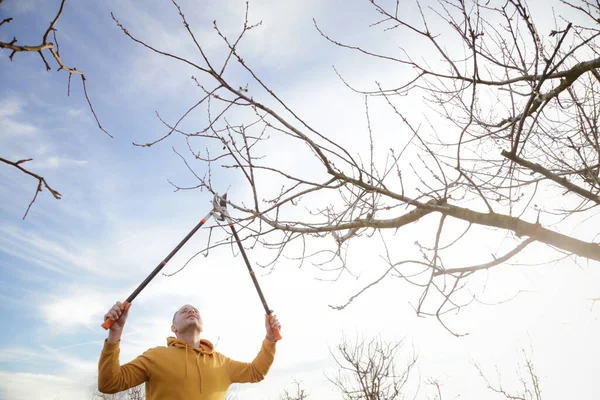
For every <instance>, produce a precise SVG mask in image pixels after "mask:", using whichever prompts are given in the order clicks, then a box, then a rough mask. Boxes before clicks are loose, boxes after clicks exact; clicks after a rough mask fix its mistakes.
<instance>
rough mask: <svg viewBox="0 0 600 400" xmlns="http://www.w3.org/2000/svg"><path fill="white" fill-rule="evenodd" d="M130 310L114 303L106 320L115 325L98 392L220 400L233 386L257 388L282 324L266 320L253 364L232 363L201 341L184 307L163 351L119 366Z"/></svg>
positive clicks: (194, 318)
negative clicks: (141, 389)
mask: <svg viewBox="0 0 600 400" xmlns="http://www.w3.org/2000/svg"><path fill="white" fill-rule="evenodd" d="M130 307H131V305H130V304H129V305H128V306H127V307H124V306H123V305H122V304H121V303H120V302H117V303H116V304H115V305H114V306H113V307H112V308H111V309H110V310H109V311H108V312H107V313H106V314H105V316H104V318H105V319H106V318H110V319H112V320H113V321H115V322H114V323H113V324H112V325H111V327H110V330H109V332H108V338H107V339H106V340H105V341H104V348H103V349H102V353H101V355H100V361H99V363H98V390H99V391H100V392H102V393H117V392H120V391H123V390H127V389H129V388H131V387H134V386H137V385H139V384H141V383H144V382H145V383H146V399H148V400H159V399H160V400H165V399H169V400H171V399H172V400H176V399H186V400H187V399H197V400H224V399H225V395H226V393H227V389H228V387H229V385H231V384H232V383H246V382H259V381H261V380H263V379H264V378H265V376H266V375H267V372H268V371H269V368H270V367H271V364H272V363H273V359H274V357H275V343H276V339H275V334H274V333H273V330H274V329H275V328H277V329H279V328H280V324H279V321H278V320H277V318H276V317H275V316H273V319H272V320H271V322H269V318H268V316H266V321H265V328H266V331H267V335H266V338H265V339H264V340H263V343H262V347H261V349H260V351H259V352H258V355H257V356H256V358H255V359H254V360H253V361H252V362H251V363H243V362H239V361H234V360H231V359H229V358H228V357H226V356H224V355H223V354H220V353H218V352H216V351H214V349H213V344H212V343H211V342H209V341H208V340H206V339H201V338H200V334H201V333H202V318H201V317H200V313H199V312H198V310H197V309H196V308H195V307H193V306H191V305H189V304H186V305H184V306H183V307H181V308H180V309H179V310H177V312H175V314H174V315H173V325H172V326H171V331H172V332H173V333H174V334H175V337H172V336H170V337H168V338H167V347H162V346H161V347H155V348H152V349H149V350H148V351H146V352H145V353H143V354H142V355H140V356H138V357H137V358H136V359H135V360H133V361H131V362H129V363H127V364H125V365H120V363H119V341H120V339H121V333H122V332H123V327H124V326H125V321H126V320H127V315H128V314H129V308H130Z"/></svg>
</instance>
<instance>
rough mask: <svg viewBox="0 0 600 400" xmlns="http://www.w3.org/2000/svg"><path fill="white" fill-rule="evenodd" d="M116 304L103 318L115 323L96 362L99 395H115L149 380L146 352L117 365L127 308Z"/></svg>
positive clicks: (148, 362)
mask: <svg viewBox="0 0 600 400" xmlns="http://www.w3.org/2000/svg"><path fill="white" fill-rule="evenodd" d="M130 306H131V305H129V306H127V307H126V308H125V307H123V305H122V304H121V303H120V302H117V303H116V304H115V305H114V306H113V307H112V308H111V309H110V310H109V311H108V312H107V313H106V315H105V316H104V318H105V319H106V318H110V319H112V320H113V321H115V322H114V323H113V324H112V326H111V327H110V330H109V332H108V338H107V339H106V340H105V341H104V348H103V349H102V353H101V354H100V360H99V361H98V390H99V391H100V392H101V393H117V392H121V391H123V390H127V389H129V388H132V387H135V386H137V385H139V384H141V383H143V382H145V381H147V380H148V378H149V375H150V374H149V367H150V360H149V359H148V357H147V352H146V353H144V354H143V355H141V356H139V357H137V358H136V359H135V360H133V361H131V362H130V363H127V364H125V365H122V366H121V365H120V363H119V353H120V348H119V342H120V340H121V334H122V332H123V327H124V326H125V321H126V320H127V315H128V314H129V307H130Z"/></svg>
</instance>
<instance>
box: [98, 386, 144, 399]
mask: <svg viewBox="0 0 600 400" xmlns="http://www.w3.org/2000/svg"><path fill="white" fill-rule="evenodd" d="M90 398H91V399H92V400H145V399H146V389H145V386H144V384H141V385H138V386H136V387H132V388H130V389H127V390H124V391H122V392H119V393H113V394H107V393H100V392H99V391H98V389H97V388H96V387H94V388H93V389H92V390H91V396H90Z"/></svg>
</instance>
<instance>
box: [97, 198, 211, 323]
mask: <svg viewBox="0 0 600 400" xmlns="http://www.w3.org/2000/svg"><path fill="white" fill-rule="evenodd" d="M214 213H215V210H214V209H213V210H210V212H209V213H208V214H207V215H206V217H204V218H202V220H201V221H200V222H199V223H198V225H196V226H195V227H194V229H192V230H191V231H190V233H188V234H187V236H186V237H184V238H183V240H182V241H181V242H179V244H178V245H177V247H175V248H174V249H173V251H171V252H170V253H169V255H168V256H167V257H166V258H165V259H164V260H162V261H161V262H160V264H158V266H157V267H156V268H154V271H152V272H151V273H150V275H148V277H147V278H146V279H144V282H142V283H141V284H140V286H138V287H137V289H135V290H134V291H133V293H131V295H130V296H129V297H128V298H127V300H125V302H124V303H123V306H124V307H127V305H129V304H130V303H131V302H132V301H133V299H135V298H136V297H137V295H138V294H140V292H141V291H142V290H144V288H145V287H146V285H148V283H150V281H151V280H152V279H153V278H154V277H155V276H156V275H157V274H158V273H159V272H160V270H161V269H163V267H164V266H165V265H167V263H168V262H169V260H170V259H171V258H173V256H174V255H175V253H177V252H178V251H179V249H181V248H182V247H183V245H184V244H185V243H186V242H187V241H188V240H189V239H190V238H191V237H192V236H194V233H196V231H197V230H198V229H200V228H201V227H202V225H204V224H205V223H206V221H208V219H209V218H210V217H211V216H212V215H213V214H214ZM113 322H115V321H113V320H112V319H110V318H107V319H106V320H105V321H104V323H103V324H102V327H103V328H104V329H108V328H110V326H111V325H112V324H113Z"/></svg>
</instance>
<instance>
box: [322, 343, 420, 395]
mask: <svg viewBox="0 0 600 400" xmlns="http://www.w3.org/2000/svg"><path fill="white" fill-rule="evenodd" d="M401 347H402V342H385V341H383V340H382V339H381V337H379V336H378V337H376V338H374V339H371V340H370V341H368V342H365V340H364V339H357V341H356V343H351V342H350V341H348V339H347V338H346V337H344V338H343V339H342V341H341V343H340V344H339V345H338V346H337V348H336V350H335V352H333V351H332V352H331V354H332V357H333V358H334V360H335V362H336V364H337V366H338V371H337V374H336V375H335V376H333V377H330V376H328V377H327V378H328V379H329V381H330V382H332V383H333V384H334V385H335V386H336V387H337V388H338V389H339V390H340V392H341V393H342V397H343V398H344V400H360V399H365V400H394V399H403V398H404V396H405V394H406V393H404V386H405V384H406V383H407V382H408V380H409V378H410V374H411V372H412V370H413V368H414V366H415V364H416V362H417V357H416V356H415V355H413V356H412V357H411V358H410V359H409V360H408V362H407V365H406V366H405V367H403V368H402V369H401V370H400V369H398V367H397V366H396V363H397V361H398V350H399V349H400V348H401Z"/></svg>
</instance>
